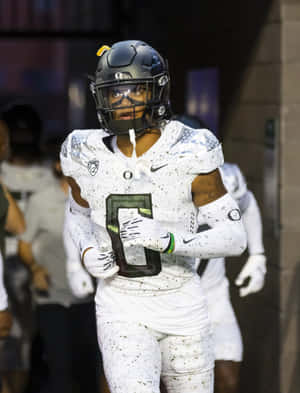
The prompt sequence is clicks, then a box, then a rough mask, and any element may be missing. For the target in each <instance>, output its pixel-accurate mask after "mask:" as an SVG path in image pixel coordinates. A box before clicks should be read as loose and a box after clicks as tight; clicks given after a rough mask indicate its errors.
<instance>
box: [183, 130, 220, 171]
mask: <svg viewBox="0 0 300 393" xmlns="http://www.w3.org/2000/svg"><path fill="white" fill-rule="evenodd" d="M181 140H182V143H181V149H182V153H181V154H179V157H178V158H179V159H180V158H181V157H184V158H185V160H184V161H186V168H185V169H186V173H187V174H190V175H199V174H201V173H203V174H204V173H209V172H212V171H214V170H215V169H217V168H219V167H220V166H221V165H222V164H223V163H224V157H223V149H222V146H221V144H220V142H219V140H218V139H217V138H216V137H215V136H214V134H213V133H212V132H211V131H209V130H206V129H200V130H195V129H192V128H187V129H185V130H184V132H183V135H182V138H181Z"/></svg>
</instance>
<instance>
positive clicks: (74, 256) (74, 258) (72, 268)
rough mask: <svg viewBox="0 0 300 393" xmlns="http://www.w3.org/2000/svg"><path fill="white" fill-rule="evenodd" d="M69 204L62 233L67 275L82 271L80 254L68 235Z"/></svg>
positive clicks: (67, 204) (69, 234)
mask: <svg viewBox="0 0 300 393" xmlns="http://www.w3.org/2000/svg"><path fill="white" fill-rule="evenodd" d="M69 210H70V204H69V201H67V203H66V212H65V214H66V219H65V223H64V231H63V242H64V248H65V253H66V268H67V273H73V272H77V271H79V270H81V269H83V267H82V265H81V261H80V252H79V249H78V247H77V246H76V244H75V242H74V241H73V239H72V237H71V233H70V227H69V225H68V224H69V223H68V220H69V218H68V217H67V215H68V214H69Z"/></svg>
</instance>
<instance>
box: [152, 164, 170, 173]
mask: <svg viewBox="0 0 300 393" xmlns="http://www.w3.org/2000/svg"><path fill="white" fill-rule="evenodd" d="M167 165H168V164H164V165H161V166H157V167H154V168H153V166H151V168H150V171H151V172H156V171H158V170H159V169H161V168H164V167H165V166H167Z"/></svg>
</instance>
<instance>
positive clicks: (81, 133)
mask: <svg viewBox="0 0 300 393" xmlns="http://www.w3.org/2000/svg"><path fill="white" fill-rule="evenodd" d="M106 136H108V134H107V133H106V132H105V131H103V130H101V129H100V130H98V129H92V130H88V129H87V130H74V131H72V132H71V133H70V134H69V135H68V136H67V137H66V139H65V141H64V142H63V144H62V146H61V151H60V161H61V165H62V170H63V172H64V174H65V175H66V176H73V175H74V174H75V173H76V174H77V175H80V173H81V172H82V171H84V168H87V167H88V165H89V163H91V162H92V161H93V159H94V157H95V154H96V151H99V150H101V149H105V145H104V143H103V138H104V137H106Z"/></svg>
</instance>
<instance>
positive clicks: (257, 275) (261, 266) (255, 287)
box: [235, 254, 267, 297]
mask: <svg viewBox="0 0 300 393" xmlns="http://www.w3.org/2000/svg"><path fill="white" fill-rule="evenodd" d="M266 272H267V268H266V257H265V256H264V255H262V254H260V255H250V257H249V258H248V260H247V262H246V263H245V265H244V267H243V269H242V270H241V272H240V274H239V275H238V277H237V278H236V280H235V284H236V285H238V286H241V285H243V283H244V282H245V280H246V279H247V278H248V277H249V278H250V280H249V283H248V285H247V286H246V287H243V288H240V296H241V297H244V296H247V295H249V293H255V292H258V291H260V290H261V289H262V288H263V286H264V283H265V274H266Z"/></svg>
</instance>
